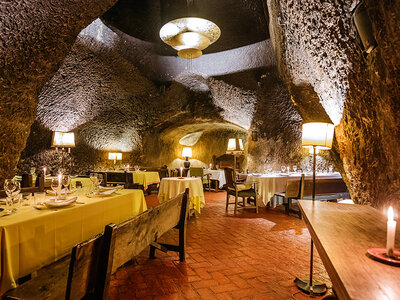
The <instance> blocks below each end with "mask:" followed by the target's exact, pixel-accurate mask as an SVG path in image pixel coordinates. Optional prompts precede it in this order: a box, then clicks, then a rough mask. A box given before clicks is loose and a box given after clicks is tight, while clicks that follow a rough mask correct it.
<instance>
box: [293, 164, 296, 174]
mask: <svg viewBox="0 0 400 300" xmlns="http://www.w3.org/2000/svg"><path fill="white" fill-rule="evenodd" d="M296 171H297V166H296V165H294V166H293V172H295V173H296Z"/></svg>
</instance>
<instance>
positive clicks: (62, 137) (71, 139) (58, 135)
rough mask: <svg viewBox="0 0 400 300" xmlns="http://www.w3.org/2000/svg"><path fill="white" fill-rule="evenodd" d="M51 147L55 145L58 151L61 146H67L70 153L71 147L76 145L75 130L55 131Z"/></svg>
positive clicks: (62, 147)
mask: <svg viewBox="0 0 400 300" xmlns="http://www.w3.org/2000/svg"><path fill="white" fill-rule="evenodd" d="M51 147H53V148H54V147H55V148H56V151H58V148H61V149H62V150H64V148H67V149H68V153H70V152H71V148H73V147H75V134H74V133H73V132H61V131H54V132H53V137H52V140H51Z"/></svg>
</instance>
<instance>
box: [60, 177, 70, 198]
mask: <svg viewBox="0 0 400 300" xmlns="http://www.w3.org/2000/svg"><path fill="white" fill-rule="evenodd" d="M70 183H71V178H70V177H69V175H63V177H62V179H61V184H62V185H63V186H64V189H63V190H64V192H65V194H67V193H68V191H69V185H70Z"/></svg>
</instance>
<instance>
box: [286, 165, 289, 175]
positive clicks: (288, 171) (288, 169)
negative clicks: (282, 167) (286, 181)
mask: <svg viewBox="0 0 400 300" xmlns="http://www.w3.org/2000/svg"><path fill="white" fill-rule="evenodd" d="M286 169H287V173H288V174H290V167H289V166H287V167H286Z"/></svg>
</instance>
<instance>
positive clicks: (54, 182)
mask: <svg viewBox="0 0 400 300" xmlns="http://www.w3.org/2000/svg"><path fill="white" fill-rule="evenodd" d="M59 187H60V181H59V180H58V177H56V178H52V179H51V188H52V190H53V191H54V194H55V195H56V196H57V198H58V196H59V194H58V190H59Z"/></svg>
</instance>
